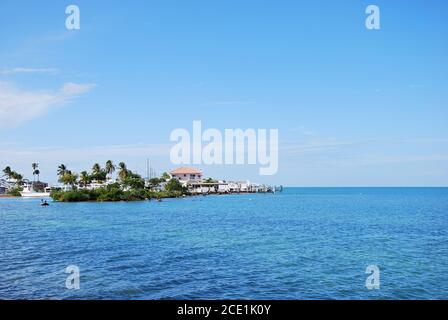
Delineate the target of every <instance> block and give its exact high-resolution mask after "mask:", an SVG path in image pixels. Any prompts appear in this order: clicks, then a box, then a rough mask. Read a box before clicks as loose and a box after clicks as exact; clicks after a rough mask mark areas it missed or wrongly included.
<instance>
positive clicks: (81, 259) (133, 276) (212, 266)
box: [0, 188, 448, 299]
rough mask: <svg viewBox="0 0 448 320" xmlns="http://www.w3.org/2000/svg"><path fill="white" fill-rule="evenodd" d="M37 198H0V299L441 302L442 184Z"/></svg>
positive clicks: (446, 233)
mask: <svg viewBox="0 0 448 320" xmlns="http://www.w3.org/2000/svg"><path fill="white" fill-rule="evenodd" d="M39 202H40V200H25V199H0V299H49V298H51V299H237V298H238V299H447V298H448V188H336V189H333V188H290V189H286V190H284V192H283V193H280V194H275V195H272V194H251V195H232V196H208V197H192V198H184V199H174V200H166V201H164V202H161V203H157V202H133V203H51V206H50V207H41V206H40V205H39ZM370 264H375V265H378V267H379V268H380V271H381V275H380V289H379V290H367V289H366V287H365V280H366V277H367V276H368V275H367V274H366V273H365V269H366V267H367V266H368V265H370ZM68 265H76V266H78V267H79V268H80V271H81V278H80V279H81V288H80V290H68V289H66V288H65V280H66V277H67V274H66V273H65V268H66V267H67V266H68Z"/></svg>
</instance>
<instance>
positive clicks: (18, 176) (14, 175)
mask: <svg viewBox="0 0 448 320" xmlns="http://www.w3.org/2000/svg"><path fill="white" fill-rule="evenodd" d="M11 178H13V179H15V180H16V184H17V185H20V184H21V183H22V180H23V176H22V175H21V174H20V173H17V172H15V171H13V172H12V173H11Z"/></svg>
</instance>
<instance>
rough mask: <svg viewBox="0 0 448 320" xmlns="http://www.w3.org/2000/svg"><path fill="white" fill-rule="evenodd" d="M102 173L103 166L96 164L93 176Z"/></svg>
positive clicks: (93, 168)
mask: <svg viewBox="0 0 448 320" xmlns="http://www.w3.org/2000/svg"><path fill="white" fill-rule="evenodd" d="M100 173H101V166H100V165H99V164H98V163H95V164H94V165H93V167H92V174H94V175H95V174H100Z"/></svg>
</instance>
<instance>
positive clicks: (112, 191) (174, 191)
mask: <svg viewBox="0 0 448 320" xmlns="http://www.w3.org/2000/svg"><path fill="white" fill-rule="evenodd" d="M31 167H32V169H33V181H29V180H27V179H24V178H23V175H22V174H19V173H17V172H16V171H13V170H12V169H11V167H9V166H8V167H6V168H5V169H4V170H3V173H4V177H5V179H2V180H0V188H2V189H0V194H4V195H9V196H16V197H20V196H22V197H33V198H38V197H42V198H43V197H48V196H49V197H51V198H52V199H53V200H54V201H59V202H87V201H97V202H106V201H111V202H113V201H143V200H150V199H157V200H160V199H163V198H178V197H185V196H190V195H207V194H231V193H255V192H264V193H265V192H276V191H279V190H281V188H276V187H271V186H266V185H259V184H251V183H250V182H249V181H237V182H234V181H225V180H220V181H218V180H215V179H212V178H208V179H203V173H202V171H201V170H198V169H195V168H186V167H183V168H178V169H175V170H173V171H171V172H169V173H167V172H164V173H163V174H162V175H160V176H159V177H156V176H153V175H152V174H151V176H149V175H148V177H147V178H143V177H142V176H141V175H139V174H137V173H135V172H132V171H131V170H129V169H128V168H127V165H126V164H125V163H124V162H120V163H119V164H118V165H117V166H116V165H114V163H113V162H112V161H111V160H108V161H107V162H106V163H105V166H104V167H101V165H100V164H99V163H95V164H94V165H93V166H92V169H91V170H90V172H88V171H82V172H80V173H79V174H78V173H75V172H73V171H71V170H69V169H68V168H67V166H66V165H64V164H61V165H59V166H58V169H57V174H58V181H59V183H60V185H58V186H49V185H48V184H47V183H44V182H41V181H40V171H39V169H38V167H39V165H38V164H37V163H33V164H32V166H31ZM115 172H117V174H116V177H115V178H114V173H115ZM36 176H37V180H36Z"/></svg>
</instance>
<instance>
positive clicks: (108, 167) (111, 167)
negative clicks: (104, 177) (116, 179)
mask: <svg viewBox="0 0 448 320" xmlns="http://www.w3.org/2000/svg"><path fill="white" fill-rule="evenodd" d="M114 171H115V166H114V164H113V163H112V161H111V160H108V161H107V162H106V173H107V174H108V175H109V177H110V178H111V179H112V173H114Z"/></svg>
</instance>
